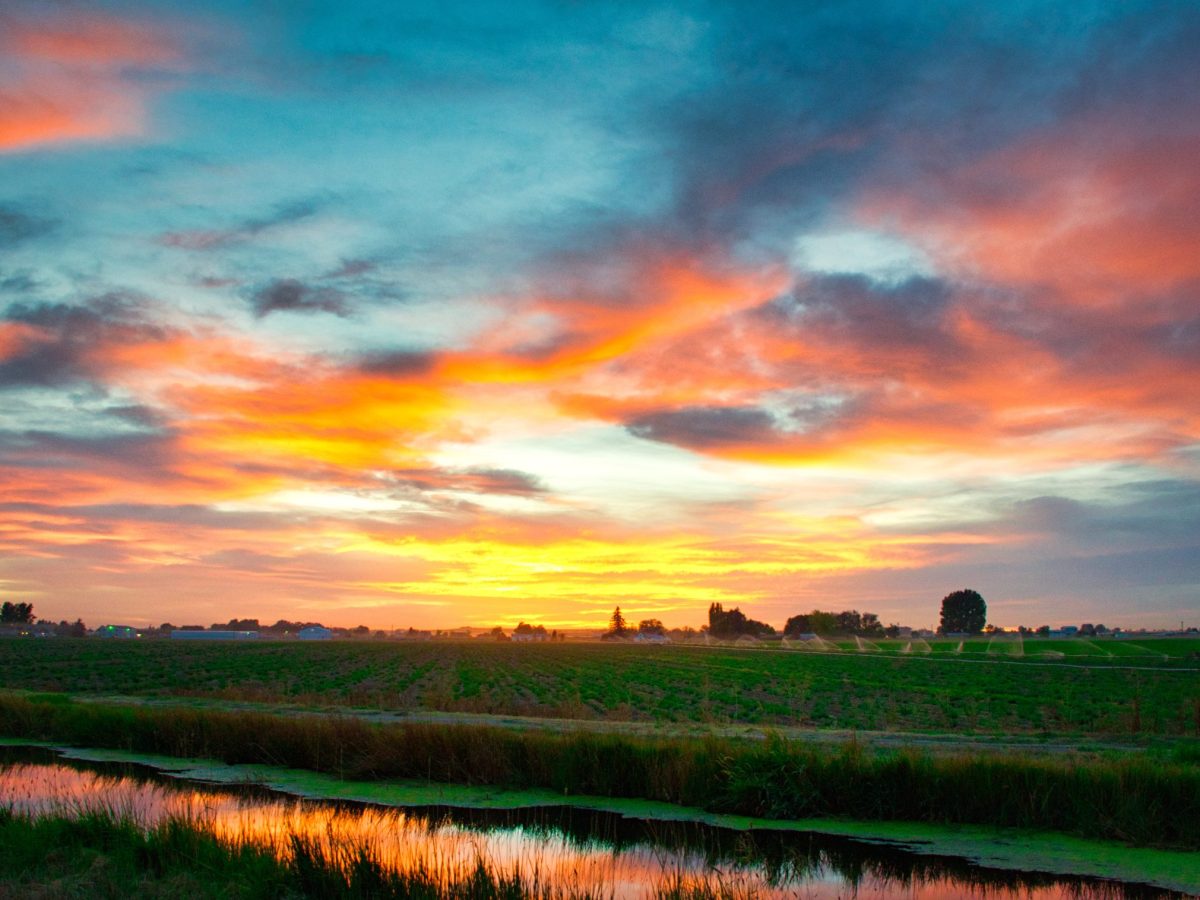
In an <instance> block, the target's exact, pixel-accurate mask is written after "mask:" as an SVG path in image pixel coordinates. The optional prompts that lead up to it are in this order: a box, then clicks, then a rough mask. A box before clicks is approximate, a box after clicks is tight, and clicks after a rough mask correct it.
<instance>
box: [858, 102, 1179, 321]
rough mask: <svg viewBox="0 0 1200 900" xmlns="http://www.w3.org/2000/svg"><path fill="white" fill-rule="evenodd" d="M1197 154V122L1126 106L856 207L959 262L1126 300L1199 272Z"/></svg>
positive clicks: (1093, 297) (1079, 297) (998, 276)
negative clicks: (1188, 125)
mask: <svg viewBox="0 0 1200 900" xmlns="http://www.w3.org/2000/svg"><path fill="white" fill-rule="evenodd" d="M1198 157H1200V135H1198V134H1196V133H1194V131H1187V130H1181V131H1178V132H1175V131H1173V130H1172V129H1171V126H1170V125H1168V126H1167V127H1166V128H1165V129H1164V128H1163V127H1162V126H1161V125H1159V124H1157V123H1152V122H1145V121H1141V120H1140V117H1139V116H1138V115H1137V114H1135V113H1131V112H1129V111H1121V112H1118V113H1113V114H1110V115H1108V116H1102V117H1089V118H1084V119H1080V120H1078V121H1074V122H1070V123H1068V124H1067V125H1065V126H1062V127H1059V128H1056V129H1054V130H1050V131H1046V132H1043V133H1039V134H1036V135H1035V136H1033V137H1031V138H1028V139H1026V140H1023V141H1021V142H1019V143H1017V144H1015V145H1012V146H1009V147H1004V148H1001V149H998V150H996V151H995V152H993V153H991V154H988V155H986V156H984V157H983V158H981V159H979V160H977V161H974V162H972V163H970V164H967V165H965V166H962V167H960V168H958V169H956V170H952V171H950V172H949V173H945V174H944V175H943V177H941V178H940V180H939V181H938V182H936V183H931V184H922V183H916V184H912V185H908V186H905V187H904V188H901V189H899V190H886V191H874V192H871V193H869V194H868V195H867V196H866V197H865V198H864V199H863V200H862V202H861V204H860V208H859V211H858V213H859V215H860V216H861V218H862V219H863V220H864V221H866V222H868V223H871V224H876V225H878V224H884V225H887V226H891V227H895V228H898V229H899V230H900V231H902V232H903V233H904V234H905V235H907V236H908V237H909V238H910V239H913V240H915V241H917V242H918V243H920V244H922V245H923V246H925V247H926V248H927V249H929V250H930V251H931V252H933V253H934V254H935V255H936V256H937V257H938V258H939V259H940V260H941V261H942V263H943V264H945V265H947V266H949V267H951V268H955V269H959V270H966V271H969V272H973V273H976V274H979V275H982V276H983V277H985V278H988V279H992V280H995V281H998V282H1001V283H1006V284H1013V283H1015V284H1021V285H1030V286H1048V287H1052V288H1054V289H1055V290H1056V291H1057V292H1058V293H1057V295H1056V296H1057V297H1058V298H1060V299H1067V298H1069V299H1071V300H1072V301H1073V302H1082V303H1089V304H1097V303H1099V304H1105V305H1108V304H1112V303H1122V302H1125V301H1128V300H1130V299H1132V298H1135V297H1136V298H1141V297H1144V296H1146V295H1147V294H1150V293H1154V292H1159V291H1166V290H1170V289H1171V288H1172V287H1174V286H1176V285H1179V284H1182V283H1184V282H1187V281H1189V280H1192V279H1195V278H1197V277H1200V255H1198V254H1197V253H1196V252H1195V248H1196V247H1197V246H1198V245H1200V217H1198V216H1197V215H1196V210H1197V209H1200V171H1198V169H1197V167H1196V165H1195V160H1196V159H1197V158H1198Z"/></svg>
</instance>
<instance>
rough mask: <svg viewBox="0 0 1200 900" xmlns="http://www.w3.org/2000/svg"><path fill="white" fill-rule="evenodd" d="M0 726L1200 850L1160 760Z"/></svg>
mask: <svg viewBox="0 0 1200 900" xmlns="http://www.w3.org/2000/svg"><path fill="white" fill-rule="evenodd" d="M0 734H4V735H8V736H14V737H25V738H32V739H39V740H48V741H54V742H64V743H68V744H72V745H75V746H79V747H102V748H113V749H121V750H129V751H137V752H144V753H154V754H163V755H167V756H172V757H180V758H209V759H216V760H220V761H221V762H224V763H226V764H250V765H268V766H277V767H282V768H294V769H304V770H307V771H310V772H320V773H325V774H330V775H333V776H335V777H336V778H338V779H340V780H355V781H379V780H383V779H420V780H425V781H428V782H439V783H449V784H462V785H467V786H480V785H485V786H488V787H495V788H506V789H520V790H526V789H539V788H540V789H546V790H549V791H552V792H553V793H555V794H557V795H562V796H567V797H570V796H578V795H587V796H600V797H622V798H638V799H644V800H653V801H660V802H664V803H670V804H677V805H681V806H691V807H697V808H700V809H703V810H706V811H708V812H714V813H730V814H736V815H743V816H748V817H752V818H769V819H788V820H802V819H812V818H824V817H845V818H850V819H860V820H868V821H881V820H899V821H917V822H928V823H939V824H952V823H953V824H978V825H987V826H997V827H1017V828H1026V829H1036V830H1050V831H1057V832H1065V833H1071V834H1076V835H1080V836H1084V837H1089V838H1101V839H1112V840H1119V841H1123V842H1126V843H1131V844H1137V845H1143V846H1160V847H1173V848H1184V849H1200V768H1198V767H1197V766H1195V765H1194V764H1192V763H1189V762H1186V761H1183V762H1177V761H1168V760H1163V759H1160V758H1125V757H1116V758H1080V757H1075V756H1066V757H1062V758H1047V757H1030V756H1026V755H1021V754H988V755H979V754H969V753H965V754H941V755H932V754H926V753H921V752H918V751H914V750H911V749H900V750H878V751H869V750H866V749H864V748H863V747H862V746H861V745H859V744H857V743H850V744H847V745H844V746H841V747H834V748H830V747H821V746H813V745H807V744H798V743H796V742H791V741H787V740H784V739H782V738H779V737H772V738H770V739H768V740H765V741H761V742H746V741H730V740H722V739H716V738H709V739H704V740H693V739H686V738H676V739H668V738H657V739H656V738H637V737H628V736H623V735H613V734H597V733H591V732H581V733H565V734H563V733H550V732H533V731H510V730H502V729H486V728H477V727H456V726H445V725H406V724H397V725H372V724H369V723H365V722H363V721H361V720H357V719H348V718H340V719H335V718H330V717H324V718H318V717H280V716H271V715H266V714H261V713H245V712H217V711H209V710H181V709H153V708H122V707H111V706H97V705H92V704H68V705H62V704H48V703H39V702H36V701H30V700H28V699H25V698H21V697H13V696H8V695H0Z"/></svg>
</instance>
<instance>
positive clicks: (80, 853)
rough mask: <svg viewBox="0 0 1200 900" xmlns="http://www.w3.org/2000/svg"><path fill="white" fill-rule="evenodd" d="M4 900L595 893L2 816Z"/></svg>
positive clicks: (171, 825) (92, 819) (495, 874)
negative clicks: (29, 899) (23, 899)
mask: <svg viewBox="0 0 1200 900" xmlns="http://www.w3.org/2000/svg"><path fill="white" fill-rule="evenodd" d="M9 891H11V892H12V893H11V894H9V893H8V892H9ZM0 896H55V897H61V896H68V897H69V896H79V897H89V898H90V897H112V898H122V900H124V898H128V897H130V896H136V897H189V898H210V897H211V898H214V900H217V898H245V900H252V898H253V900H257V898H280V900H282V898H291V897H321V898H330V900H340V898H347V900H350V898H354V900H360V898H365V897H373V898H380V900H386V898H413V900H417V898H420V900H438V898H443V897H444V898H451V900H453V898H472V900H524V898H545V900H550V898H567V897H570V898H588V897H591V896H592V893H591V891H590V890H589V889H587V888H586V887H582V886H580V887H578V888H576V887H573V886H571V885H567V886H563V887H556V886H550V885H546V884H541V883H539V882H538V881H537V880H536V878H535V879H534V880H532V881H531V880H530V879H529V877H528V876H523V875H522V874H521V873H520V872H511V873H509V872H501V871H498V870H497V869H495V868H494V867H492V866H491V865H489V864H488V863H487V862H485V861H483V860H482V859H481V860H478V861H477V862H476V863H475V865H474V866H473V867H467V868H465V869H463V870H456V871H449V870H444V869H438V868H437V867H430V866H414V867H411V868H406V869H403V870H397V869H393V868H389V867H386V866H384V865H382V864H381V863H379V862H378V861H376V860H375V859H373V858H372V857H371V856H370V854H369V852H368V849H367V848H365V847H358V846H345V847H334V848H332V849H331V848H329V847H327V846H324V845H322V844H321V843H320V842H318V841H314V840H311V839H308V838H305V837H302V836H299V835H292V838H291V843H290V848H289V852H288V853H286V854H283V855H278V854H275V853H274V852H272V850H271V849H270V848H268V847H264V846H258V845H256V844H253V843H238V842H235V841H230V840H224V839H222V838H219V837H217V836H215V835H213V834H211V833H209V832H207V831H205V830H204V829H202V828H200V827H197V826H196V825H195V824H194V823H191V822H187V821H184V820H180V819H172V820H168V821H166V822H164V823H162V824H160V825H158V826H155V827H154V828H151V829H148V830H146V829H143V828H142V827H140V826H139V825H138V824H137V823H135V822H133V821H130V820H128V819H122V818H119V817H114V816H111V815H107V814H105V813H91V814H89V815H86V816H82V817H79V818H73V817H67V816H55V817H46V818H36V819H30V818H25V817H22V816H15V815H12V814H10V813H7V812H5V811H3V810H0Z"/></svg>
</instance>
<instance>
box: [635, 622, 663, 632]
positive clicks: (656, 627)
mask: <svg viewBox="0 0 1200 900" xmlns="http://www.w3.org/2000/svg"><path fill="white" fill-rule="evenodd" d="M637 630H638V633H639V634H666V633H667V629H666V627H665V626H664V625H663V623H662V622H660V621H659V620H658V619H642V621H640V622H638V627H637Z"/></svg>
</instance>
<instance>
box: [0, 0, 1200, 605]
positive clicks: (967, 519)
mask: <svg viewBox="0 0 1200 900" xmlns="http://www.w3.org/2000/svg"><path fill="white" fill-rule="evenodd" d="M984 8H986V9H987V10H988V11H987V14H986V15H982V14H980V8H979V7H978V5H976V7H974V8H973V7H972V6H971V5H970V4H961V5H955V4H951V5H949V6H948V7H945V8H943V7H942V6H938V7H937V8H936V9H935V8H934V7H932V6H929V7H926V6H921V5H913V6H912V7H911V8H907V9H905V8H900V9H897V10H891V11H889V12H887V13H886V15H885V14H884V12H883V9H882V5H880V4H865V5H863V6H861V7H858V6H855V5H854V4H851V5H849V6H846V7H844V8H836V7H835V8H829V9H823V10H822V11H821V12H820V13H819V14H818V13H817V12H815V11H814V12H812V13H811V14H810V13H808V12H805V11H804V9H803V7H798V8H794V9H793V8H789V9H788V10H786V11H785V12H783V13H781V11H780V10H779V9H775V8H772V7H771V5H769V4H768V5H766V6H762V7H759V6H756V5H751V6H747V7H743V6H741V5H738V6H736V7H735V6H729V7H724V8H722V7H720V6H710V5H706V4H689V3H684V4H664V5H651V6H621V5H613V6H609V7H603V8H601V7H591V6H580V7H575V6H569V5H568V6H563V7H558V6H544V5H538V4H534V5H524V4H517V5H516V6H513V5H512V4H500V5H495V6H488V5H486V4H485V5H474V6H472V7H470V8H469V9H468V10H466V11H464V12H463V15H462V17H461V18H449V17H445V15H444V11H442V10H440V8H438V7H430V8H428V9H419V8H417V7H416V6H413V5H411V4H403V5H401V6H397V5H395V4H385V3H378V4H377V3H373V2H370V0H356V2H352V3H349V4H324V3H316V4H303V5H291V4H282V5H281V4H265V3H251V4H245V3H233V2H215V3H205V4H196V3H182V4H162V3H157V2H154V0H110V2H102V3H99V4H95V3H86V4H84V3H75V2H65V3H59V4H51V5H47V4H40V3H36V2H32V0H30V2H25V0H17V2H16V3H15V4H12V3H8V4H5V6H4V11H3V12H0V395H2V397H3V399H2V402H0V593H3V595H4V597H5V598H6V599H7V598H13V599H20V600H27V601H30V602H33V603H34V604H35V607H36V609H37V612H38V614H39V615H41V616H45V617H48V618H53V619H56V620H57V619H60V618H69V619H74V618H75V617H77V616H82V617H83V618H84V619H85V620H86V621H88V622H89V624H99V623H100V622H101V621H102V620H103V621H114V622H116V621H128V622H131V623H135V624H142V623H150V624H157V623H159V622H163V621H172V622H174V623H176V624H181V623H183V622H197V623H203V624H208V623H210V622H214V621H223V620H224V619H227V618H229V617H230V616H234V615H238V616H257V617H259V618H261V619H263V620H264V621H274V620H275V619H277V618H290V619H306V620H308V619H311V620H321V621H325V622H328V623H330V624H337V625H356V624H359V623H360V622H361V623H364V624H367V625H369V626H372V627H380V628H390V627H407V626H410V625H412V626H416V627H420V628H451V627H455V626H460V625H473V626H492V625H496V624H502V625H505V626H511V625H514V624H516V622H517V621H518V620H521V619H524V620H526V621H537V622H544V623H546V625H547V626H548V627H549V626H557V627H570V628H588V627H593V626H594V627H596V628H599V627H602V626H603V624H604V623H605V621H606V619H607V616H608V613H609V612H610V611H611V609H612V607H613V606H614V605H617V604H620V605H621V606H622V608H623V609H625V610H626V611H627V616H628V617H629V618H630V619H632V620H634V621H636V620H637V619H639V618H648V617H655V618H659V619H662V620H663V621H664V622H666V623H667V624H668V625H671V626H675V625H693V626H698V625H700V624H701V623H702V621H703V617H704V614H705V610H706V609H707V607H708V604H709V603H711V602H713V601H719V602H722V603H724V604H726V605H734V606H741V607H742V608H743V609H744V610H745V611H746V612H747V614H749V615H752V616H754V617H755V618H759V619H763V620H766V621H768V622H771V623H773V624H774V625H776V627H779V626H781V625H782V623H783V621H784V619H786V618H787V617H788V616H790V615H793V614H795V613H797V612H804V611H808V610H810V609H812V608H814V607H816V606H819V607H821V608H836V609H841V608H851V607H853V608H857V609H860V610H870V611H873V612H876V613H877V614H878V615H879V616H880V618H881V619H882V620H883V621H885V622H902V623H905V624H909V625H914V626H927V625H933V624H935V623H936V617H937V604H938V602H939V600H940V598H941V597H942V596H943V595H944V594H946V593H947V592H948V591H950V590H953V589H956V588H961V587H963V586H967V585H969V586H972V587H975V588H977V589H978V590H980V591H981V592H982V593H983V594H984V596H985V597H986V598H987V602H988V610H989V617H990V620H991V621H993V622H995V623H998V624H1001V625H1009V626H1015V625H1018V624H1025V625H1031V626H1037V625H1041V624H1055V623H1058V622H1059V620H1062V621H1063V622H1074V621H1102V622H1105V623H1107V624H1108V625H1109V626H1113V625H1126V626H1147V627H1154V626H1166V625H1178V623H1179V622H1180V621H1181V620H1186V621H1187V622H1188V624H1200V619H1198V616H1200V399H1198V398H1200V394H1198V389H1197V385H1200V288H1198V286H1200V167H1198V165H1197V160H1198V159H1200V55H1198V54H1197V53H1196V51H1195V48H1196V47H1197V46H1200V9H1197V8H1196V7H1195V6H1194V5H1190V4H1183V3H1180V4H1167V5H1166V6H1165V7H1164V6H1162V5H1161V4H1137V3H1134V4H1103V3H1097V4H1089V3H1073V4H1067V5H1066V6H1063V5H1054V4H1041V5H1037V4H1035V5H1034V6H1033V7H1031V8H1030V9H1029V10H1024V11H1022V12H1020V13H1018V12H1017V11H1015V10H1014V11H1012V13H1011V15H1009V14H1008V13H1006V11H1005V9H1004V8H1003V7H984ZM1031 20H1034V21H1036V27H1031Z"/></svg>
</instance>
